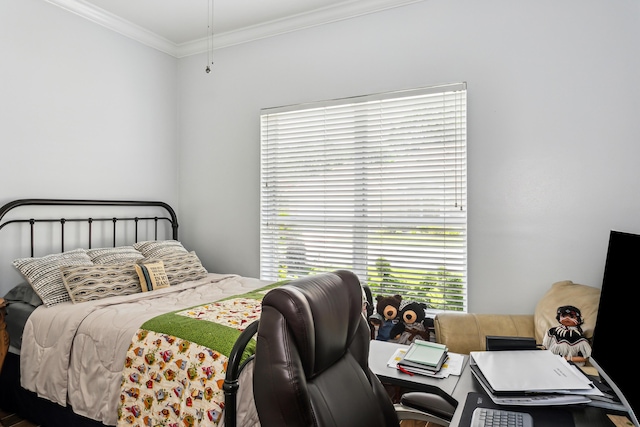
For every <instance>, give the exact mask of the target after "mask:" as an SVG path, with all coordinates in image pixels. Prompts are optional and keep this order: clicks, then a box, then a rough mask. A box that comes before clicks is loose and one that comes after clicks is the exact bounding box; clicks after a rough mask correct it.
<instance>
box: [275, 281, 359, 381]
mask: <svg viewBox="0 0 640 427" xmlns="http://www.w3.org/2000/svg"><path fill="white" fill-rule="evenodd" d="M362 304H363V292H362V287H361V286H360V281H359V279H358V277H357V276H356V275H355V274H354V273H352V272H350V271H347V270H338V271H334V272H333V273H324V274H317V275H312V276H306V277H304V278H301V279H296V280H294V281H291V282H289V283H288V284H286V285H284V286H281V287H279V288H275V289H272V290H271V291H269V292H268V293H267V295H265V297H264V299H263V301H262V310H263V312H264V311H265V310H269V309H270V308H273V309H275V310H277V311H278V312H279V313H281V315H282V316H283V318H284V319H285V322H286V325H287V328H288V330H289V333H290V334H291V335H292V337H293V340H294V342H295V344H296V347H297V349H298V352H299V355H300V359H301V362H302V364H303V367H304V371H305V374H306V376H307V378H310V377H313V376H314V375H315V374H317V373H319V372H322V371H323V370H324V369H325V368H327V367H328V366H331V365H332V364H333V363H335V361H336V360H338V359H339V358H341V357H342V356H343V355H344V354H345V353H346V352H347V350H348V348H349V345H350V344H351V342H352V341H353V339H354V336H355V335H356V331H357V330H358V325H359V323H360V322H361V320H362V315H363V314H362Z"/></svg>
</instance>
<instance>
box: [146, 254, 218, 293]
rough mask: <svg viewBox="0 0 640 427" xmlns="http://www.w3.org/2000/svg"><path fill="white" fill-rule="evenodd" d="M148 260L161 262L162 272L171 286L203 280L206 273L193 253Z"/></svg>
mask: <svg viewBox="0 0 640 427" xmlns="http://www.w3.org/2000/svg"><path fill="white" fill-rule="evenodd" d="M148 260H162V262H163V264H164V271H165V272H166V273H167V277H168V278H169V283H171V285H172V286H173V285H177V284H179V283H183V282H187V281H189V280H198V279H203V278H205V277H206V276H207V273H208V272H207V270H206V269H205V268H204V267H203V266H202V263H201V262H200V259H199V258H198V256H197V255H196V253H195V252H186V251H185V252H184V253H175V254H173V255H163V256H156V257H152V258H148Z"/></svg>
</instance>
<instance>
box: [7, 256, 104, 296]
mask: <svg viewBox="0 0 640 427" xmlns="http://www.w3.org/2000/svg"><path fill="white" fill-rule="evenodd" d="M92 264H93V263H92V262H91V258H89V255H87V253H86V251H85V250H84V249H75V250H72V251H67V252H63V253H59V254H51V255H47V256H44V257H41V258H19V259H16V260H14V261H13V265H14V266H15V267H16V268H17V269H18V270H19V271H20V273H22V275H23V276H24V277H25V278H26V279H27V281H28V282H29V284H30V285H31V287H32V288H33V290H34V291H35V292H36V293H37V294H38V296H39V297H40V299H41V300H42V302H43V303H44V304H45V305H46V306H47V307H51V306H53V305H56V304H59V303H61V302H65V301H69V300H71V298H70V297H69V293H68V292H67V289H66V288H65V286H64V282H63V280H62V274H61V273H60V267H62V266H65V265H75V266H80V265H84V266H87V265H92Z"/></svg>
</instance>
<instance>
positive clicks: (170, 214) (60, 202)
mask: <svg viewBox="0 0 640 427" xmlns="http://www.w3.org/2000/svg"><path fill="white" fill-rule="evenodd" d="M23 206H114V207H116V206H121V207H136V206H139V207H145V206H146V207H157V208H161V209H164V211H166V213H167V216H145V217H137V216H134V217H100V218H95V217H86V218H75V217H74V218H25V219H22V218H21V219H11V220H7V221H4V222H3V218H4V216H5V215H6V214H7V213H9V212H10V211H12V210H14V209H17V208H20V207H23ZM107 221H110V222H112V223H113V246H114V247H115V246H116V232H117V226H118V223H122V222H125V223H126V222H128V223H131V222H133V223H134V225H135V236H134V238H135V241H136V242H137V241H138V224H139V223H140V222H141V221H142V222H146V221H153V222H154V230H155V238H156V240H157V237H158V223H159V222H163V221H167V222H169V224H170V225H171V229H172V238H173V239H174V240H178V218H177V216H176V213H175V211H174V210H173V208H172V207H171V206H169V205H168V204H167V203H164V202H157V201H139V200H70V199H19V200H14V201H12V202H9V203H7V204H6V205H4V206H2V208H0V230H2V229H3V228H4V227H5V226H7V225H9V224H16V223H23V224H24V223H29V224H30V238H31V256H32V257H33V256H34V248H35V241H34V230H35V225H36V224H37V223H60V229H61V233H62V234H61V242H62V243H61V244H62V248H61V252H64V243H65V236H64V230H65V228H64V226H65V224H66V223H68V222H86V223H87V226H88V236H89V242H88V246H87V248H88V249H91V240H92V227H93V224H94V223H95V222H107Z"/></svg>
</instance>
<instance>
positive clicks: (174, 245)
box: [133, 240, 188, 258]
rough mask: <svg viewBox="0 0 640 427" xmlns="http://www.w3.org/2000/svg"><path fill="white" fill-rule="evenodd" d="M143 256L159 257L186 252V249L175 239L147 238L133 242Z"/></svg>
mask: <svg viewBox="0 0 640 427" xmlns="http://www.w3.org/2000/svg"><path fill="white" fill-rule="evenodd" d="M133 247H134V249H136V250H138V251H140V253H142V255H143V256H144V257H145V258H159V257H161V256H164V255H175V254H180V253H187V252H188V251H187V250H186V249H185V248H184V246H182V243H180V242H178V241H177V240H148V241H145V242H137V243H134V244H133Z"/></svg>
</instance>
